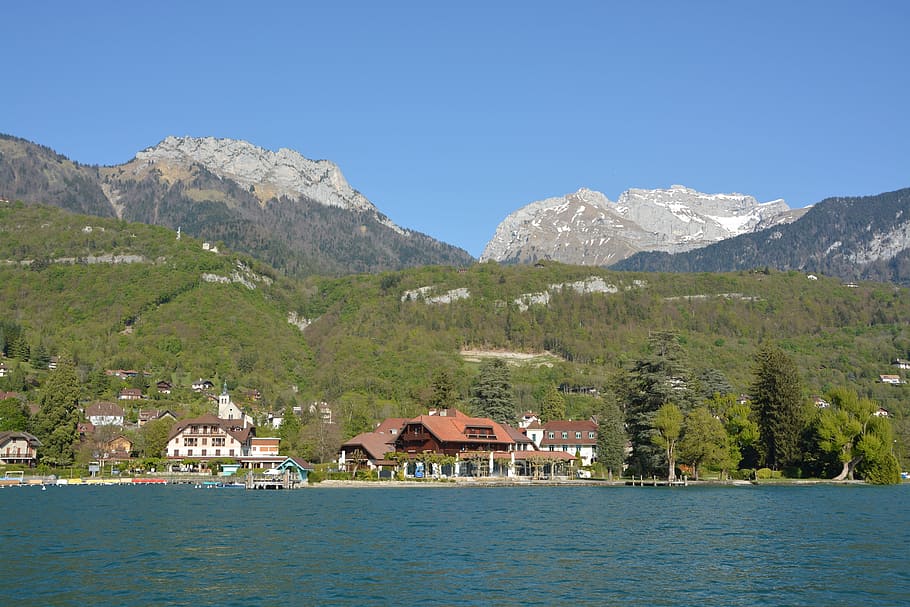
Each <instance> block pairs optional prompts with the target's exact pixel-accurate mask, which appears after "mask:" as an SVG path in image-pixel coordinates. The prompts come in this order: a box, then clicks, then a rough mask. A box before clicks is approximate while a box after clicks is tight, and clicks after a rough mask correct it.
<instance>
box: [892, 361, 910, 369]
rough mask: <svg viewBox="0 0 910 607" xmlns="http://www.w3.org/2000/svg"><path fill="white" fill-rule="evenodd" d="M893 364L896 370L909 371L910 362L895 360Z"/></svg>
mask: <svg viewBox="0 0 910 607" xmlns="http://www.w3.org/2000/svg"><path fill="white" fill-rule="evenodd" d="M893 364H894V366H895V367H897V368H898V369H910V360H904V359H903V358H895V359H894V363H893Z"/></svg>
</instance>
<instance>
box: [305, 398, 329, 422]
mask: <svg viewBox="0 0 910 607" xmlns="http://www.w3.org/2000/svg"><path fill="white" fill-rule="evenodd" d="M310 415H318V416H319V420H320V421H321V422H322V423H324V424H331V423H332V408H331V407H329V404H328V403H325V402H321V403H311V404H310Z"/></svg>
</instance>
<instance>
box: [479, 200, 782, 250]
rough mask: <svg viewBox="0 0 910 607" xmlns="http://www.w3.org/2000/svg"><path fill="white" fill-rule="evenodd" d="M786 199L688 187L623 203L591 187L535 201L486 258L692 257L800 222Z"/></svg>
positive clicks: (500, 234) (501, 232) (502, 230)
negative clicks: (713, 245) (643, 254)
mask: <svg viewBox="0 0 910 607" xmlns="http://www.w3.org/2000/svg"><path fill="white" fill-rule="evenodd" d="M798 216H799V215H798V214H794V213H792V212H791V211H790V209H789V207H787V205H786V203H785V202H784V201H783V200H774V201H771V202H767V203H759V202H758V201H757V200H756V199H755V198H754V197H752V196H748V195H744V194H737V193H733V194H705V193H702V192H698V191H696V190H693V189H691V188H687V187H685V186H681V185H674V186H671V187H670V188H667V189H654V190H644V189H629V190H626V191H625V192H623V193H622V194H621V195H620V196H619V200H618V201H617V202H616V203H613V202H611V201H610V200H609V199H608V198H607V197H606V196H605V195H604V194H602V193H600V192H597V191H594V190H590V189H587V188H582V189H579V190H578V191H576V192H574V193H572V194H568V195H566V196H561V197H555V198H548V199H546V200H541V201H538V202H533V203H531V204H529V205H527V206H526V207H523V208H521V209H519V210H517V211H515V212H514V213H512V214H510V215H509V216H508V217H506V219H505V220H504V221H503V222H502V223H501V224H500V225H499V227H498V228H497V230H496V233H495V235H494V236H493V239H492V240H490V242H489V243H488V244H487V247H486V248H485V249H484V252H483V254H482V255H481V260H484V259H493V260H497V261H515V262H533V261H536V260H538V259H556V260H559V261H563V262H565V263H573V264H588V265H609V264H612V263H616V262H618V261H620V260H622V259H625V258H626V257H628V256H630V255H633V254H635V253H637V252H639V251H668V252H676V251H685V250H689V249H693V248H698V247H702V246H706V245H708V244H711V243H713V242H717V241H718V240H723V239H725V238H730V237H732V236H736V235H738V234H742V233H746V232H751V231H754V230H756V229H760V228H763V227H766V226H767V225H773V224H774V223H775V222H786V221H793V220H795V219H796V218H797V217H798Z"/></svg>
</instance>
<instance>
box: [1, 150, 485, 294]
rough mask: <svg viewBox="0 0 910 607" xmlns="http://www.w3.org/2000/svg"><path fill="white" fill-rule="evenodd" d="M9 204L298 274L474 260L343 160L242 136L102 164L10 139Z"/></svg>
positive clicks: (4, 188) (5, 171)
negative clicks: (219, 247)
mask: <svg viewBox="0 0 910 607" xmlns="http://www.w3.org/2000/svg"><path fill="white" fill-rule="evenodd" d="M257 179H260V181H257ZM0 197H6V198H9V199H21V200H24V201H27V202H30V203H45V204H52V205H55V206H60V207H62V208H65V209H68V210H72V211H76V212H83V213H89V214H92V215H97V216H101V217H117V218H119V219H123V220H128V221H139V222H142V223H148V224H152V225H161V226H165V227H169V228H171V229H177V228H178V227H179V228H181V229H182V230H183V231H184V232H185V233H187V234H189V235H193V236H198V237H200V238H203V239H206V240H211V241H222V242H224V243H225V244H226V245H229V246H230V247H231V248H232V249H234V250H237V251H240V252H245V253H248V254H250V255H253V256H255V257H257V258H259V259H261V260H262V261H265V262H266V263H269V264H270V265H272V266H274V267H276V268H278V269H279V270H281V271H283V272H287V273H289V274H292V275H296V276H304V275H308V274H313V273H323V274H329V275H341V274H348V273H359V272H380V271H385V270H394V269H402V268H405V267H413V266H416V265H433V264H451V265H455V266H465V265H467V264H469V263H471V262H473V257H471V255H469V254H468V253H467V252H466V251H464V250H463V249H460V248H458V247H455V246H453V245H449V244H447V243H444V242H441V241H439V240H436V239H434V238H432V237H430V236H428V235H426V234H422V233H420V232H417V231H414V230H409V229H407V228H402V227H400V226H398V225H397V224H395V223H394V222H393V221H392V220H391V219H389V218H388V217H387V216H385V215H384V214H383V213H381V212H380V211H379V210H378V209H377V208H376V207H375V206H374V205H373V204H372V203H371V202H369V200H367V199H366V198H365V197H364V196H363V195H362V194H361V193H360V192H358V191H357V190H355V189H354V188H352V187H351V186H350V185H349V184H348V183H347V180H346V179H345V178H344V176H343V174H342V173H341V170H340V169H339V168H338V167H337V165H335V164H334V163H331V162H330V161H311V160H308V159H306V158H304V157H303V156H302V155H300V154H299V153H297V152H294V151H292V150H288V149H282V150H279V151H278V152H270V151H268V150H265V149H263V148H259V147H257V146H254V145H253V144H250V143H248V142H242V141H239V140H232V139H216V138H187V137H184V138H180V137H169V138H166V139H164V140H163V141H162V142H160V143H159V144H157V145H155V146H152V147H150V148H146V149H144V150H141V151H140V152H138V153H137V154H136V156H135V157H134V158H133V159H131V160H130V161H128V162H126V163H124V164H120V165H114V166H108V167H98V166H88V165H81V164H79V163H78V162H74V161H71V160H69V159H68V158H66V157H64V156H62V155H60V154H57V153H56V152H54V151H53V150H51V149H50V148H47V147H44V146H41V145H39V144H35V143H32V142H29V141H26V140H24V139H20V138H17V137H13V136H8V135H5V136H0Z"/></svg>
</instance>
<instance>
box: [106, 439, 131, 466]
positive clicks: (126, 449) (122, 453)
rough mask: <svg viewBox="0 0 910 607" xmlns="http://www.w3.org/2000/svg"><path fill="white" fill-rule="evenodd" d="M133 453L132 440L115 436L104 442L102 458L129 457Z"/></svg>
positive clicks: (124, 458) (125, 458)
mask: <svg viewBox="0 0 910 607" xmlns="http://www.w3.org/2000/svg"><path fill="white" fill-rule="evenodd" d="M132 453H133V441H131V440H130V439H128V438H127V437H125V436H123V435H122V434H121V435H120V436H115V437H114V438H112V439H111V440H109V441H107V442H106V443H105V444H104V458H105V459H112V460H127V459H130V457H131V456H132Z"/></svg>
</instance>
